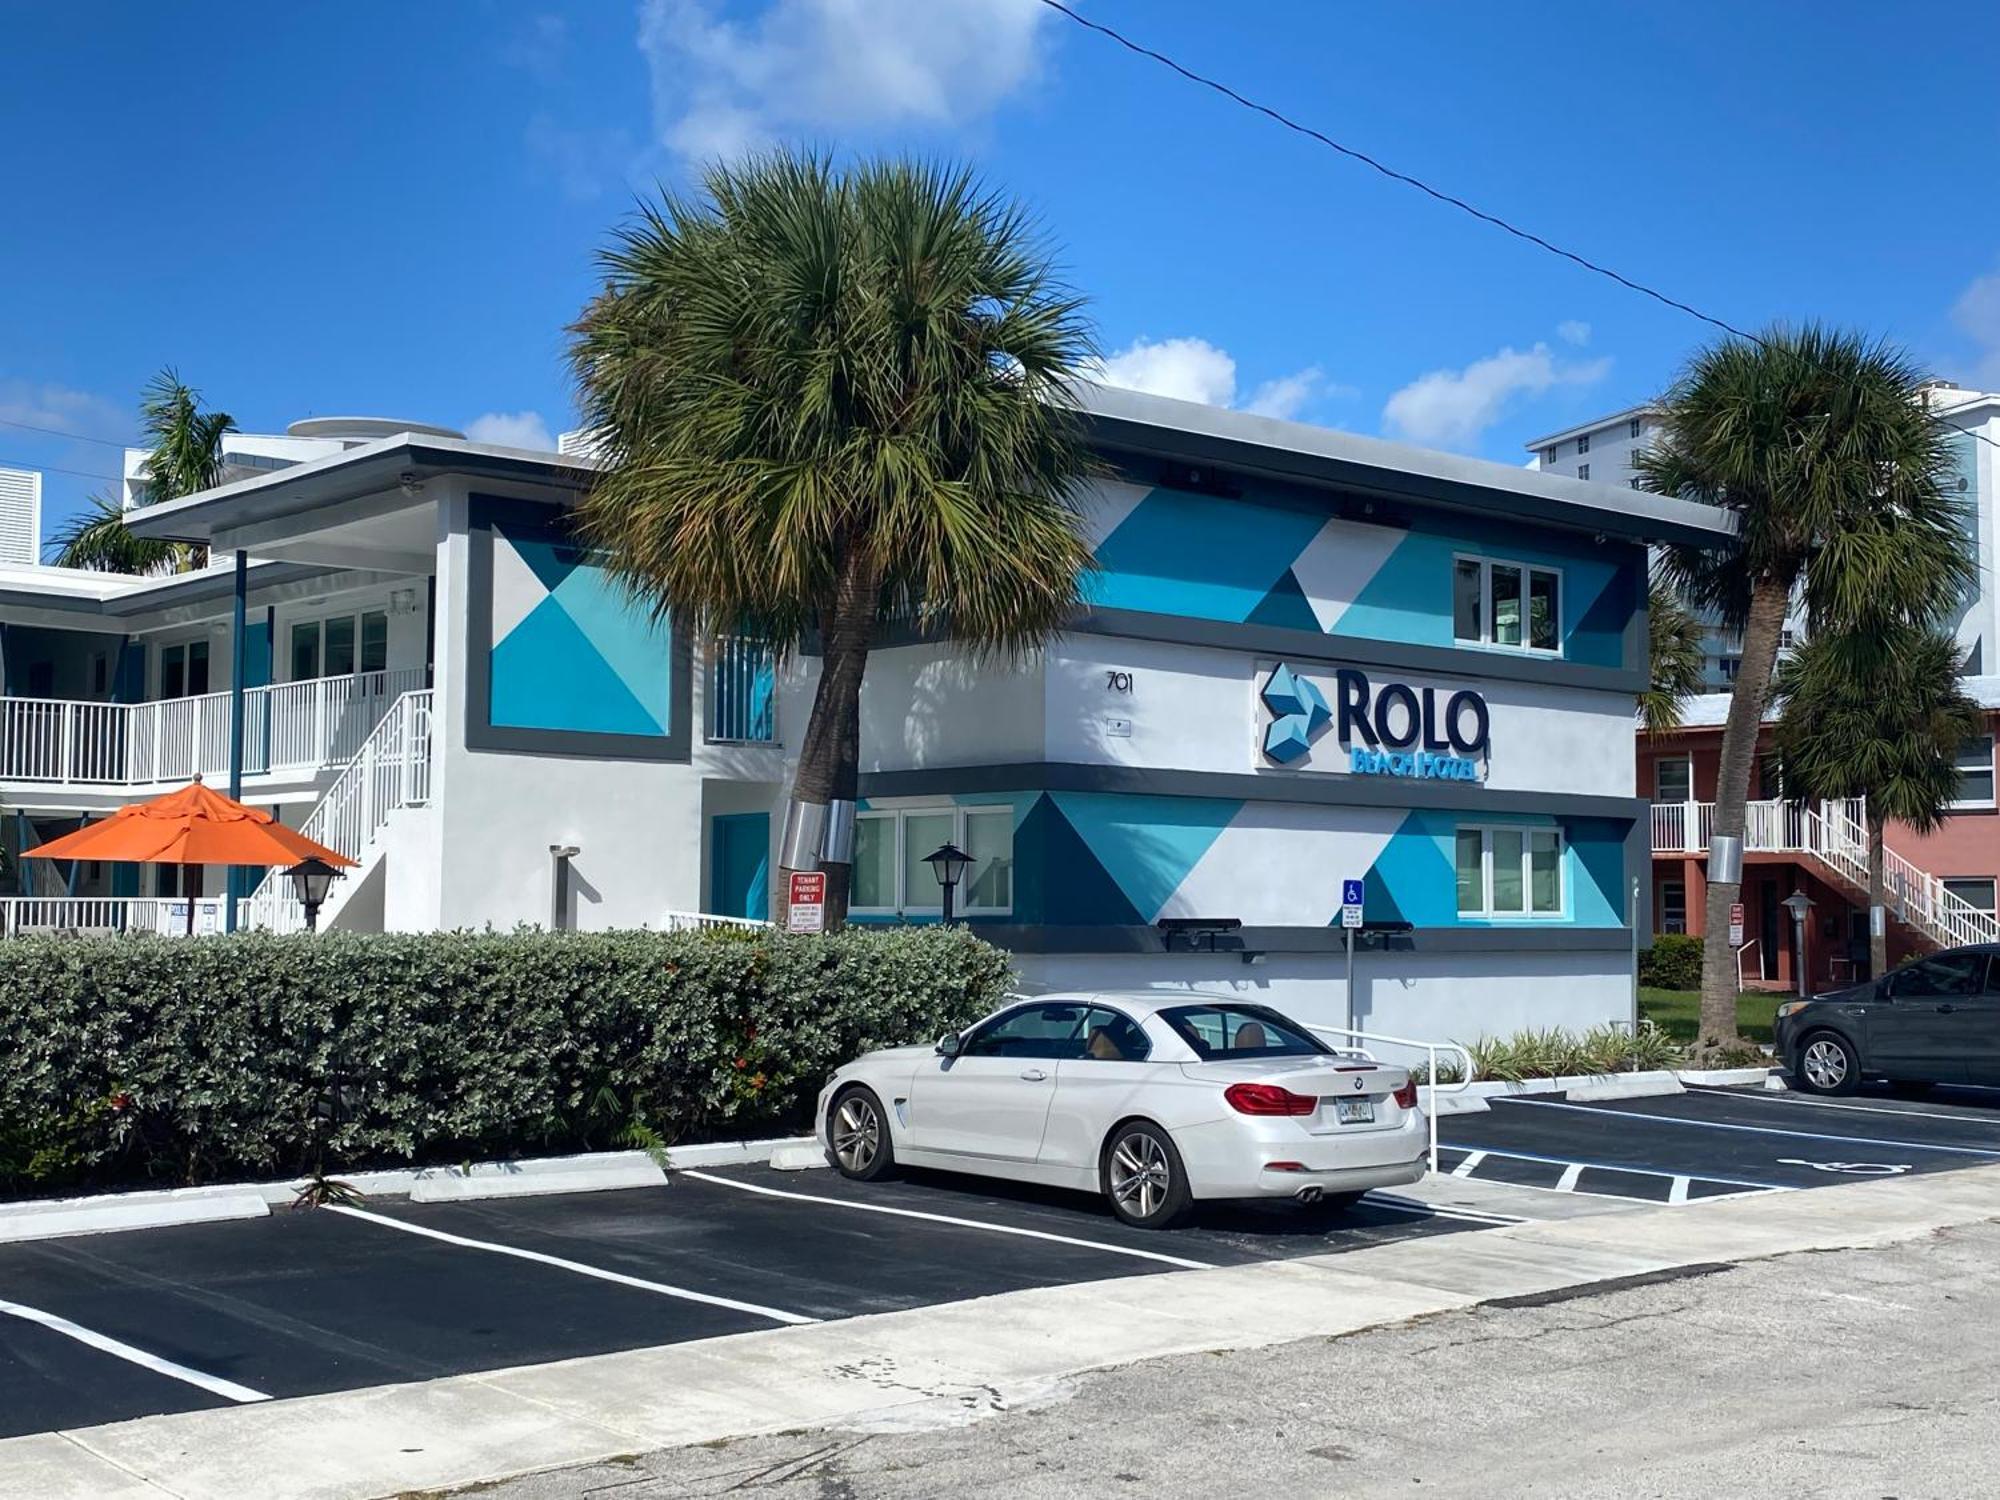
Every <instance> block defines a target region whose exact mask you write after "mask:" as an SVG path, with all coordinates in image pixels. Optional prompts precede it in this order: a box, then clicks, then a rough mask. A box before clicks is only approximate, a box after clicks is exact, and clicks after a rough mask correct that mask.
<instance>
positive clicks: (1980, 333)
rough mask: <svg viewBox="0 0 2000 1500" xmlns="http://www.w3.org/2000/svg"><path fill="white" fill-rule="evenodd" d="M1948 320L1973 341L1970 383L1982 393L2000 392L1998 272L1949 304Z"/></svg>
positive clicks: (1975, 283) (1999, 297)
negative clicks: (1974, 384) (1986, 391)
mask: <svg viewBox="0 0 2000 1500" xmlns="http://www.w3.org/2000/svg"><path fill="white" fill-rule="evenodd" d="M1951 320H1952V322H1954V323H1956V324H1957V325H1958V327H1959V331H1960V332H1962V333H1964V334H1965V336H1966V337H1967V338H1969V339H1971V340H1972V342H1973V346H1974V349H1975V351H1976V352H1975V353H1974V355H1973V366H1972V371H1971V375H1972V379H1973V380H1974V382H1976V383H1977V384H1978V385H1979V387H1980V388H1981V389H1982V390H1988V391H1991V390H2000V270H1995V271H1989V272H1988V273H1987V274H1986V275H1984V276H1981V277H1978V278H1976V279H1975V280H1974V281H1973V282H1972V284H1971V285H1970V286H1968V287H1967V288H1966V289H1965V290H1964V291H1963V292H1961V293H1960V294H1959V297H1958V301H1956V302H1955V303H1953V304H1952V308H1951Z"/></svg>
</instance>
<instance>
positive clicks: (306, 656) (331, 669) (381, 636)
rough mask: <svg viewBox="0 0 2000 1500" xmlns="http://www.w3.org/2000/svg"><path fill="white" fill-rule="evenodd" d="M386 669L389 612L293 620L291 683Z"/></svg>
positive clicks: (379, 611) (387, 661) (376, 611)
mask: <svg viewBox="0 0 2000 1500" xmlns="http://www.w3.org/2000/svg"><path fill="white" fill-rule="evenodd" d="M388 670H389V614H388V611H386V610H380V609H375V610H369V611H367V612H365V613H363V614H358V615H334V616H332V617H330V618H328V619H324V620H295V621H293V622H292V671H291V676H290V678H289V680H290V681H292V682H310V681H311V680H312V679H313V678H315V677H351V676H353V675H354V674H355V673H356V672H386V671H388Z"/></svg>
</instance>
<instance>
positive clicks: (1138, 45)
mask: <svg viewBox="0 0 2000 1500" xmlns="http://www.w3.org/2000/svg"><path fill="white" fill-rule="evenodd" d="M1040 3H1041V4H1043V5H1045V6H1047V7H1048V8H1049V9H1050V10H1052V11H1055V12H1056V13H1057V14H1059V15H1062V16H1067V17H1068V18H1069V19H1070V20H1072V21H1074V22H1076V24H1077V25H1079V26H1081V27H1083V28H1084V29H1085V30H1086V31H1094V32H1096V33H1098V34H1099V35H1100V36H1103V37H1107V38H1109V39H1110V40H1111V41H1114V42H1116V43H1117V44H1118V45H1119V46H1121V47H1123V48H1124V49H1125V50H1126V51H1128V52H1131V53H1135V54H1137V55H1138V56H1140V57H1143V58H1146V59H1147V60H1148V61H1150V62H1156V63H1158V64H1159V65H1160V66H1161V67H1163V68H1166V69H1168V70H1169V71H1171V72H1174V73H1177V74H1179V75H1180V76H1181V77H1182V78H1184V79H1186V80H1187V81H1188V82H1189V83H1192V84H1195V85H1197V86H1198V87H1201V88H1205V89H1209V90H1212V91H1213V92H1215V93H1218V94H1220V95H1222V96H1223V98H1225V99H1228V100H1229V101H1230V102H1231V103H1233V104H1237V105H1240V106H1241V107H1243V108H1244V109H1247V110H1249V111H1250V112H1251V113H1252V114H1259V115H1263V116H1264V117H1265V118H1266V119H1269V120H1272V121H1275V122H1276V123H1277V124H1279V125H1281V126H1283V127H1284V128H1285V129H1286V130H1289V131H1292V132H1293V133H1294V134H1297V135H1302V136H1305V137H1306V138H1307V139H1309V140H1312V141H1316V142H1317V143H1318V144H1320V145H1322V146H1324V147H1326V148H1327V149H1328V150H1329V151H1333V152H1337V153H1338V154H1339V155H1341V156H1344V157H1346V158H1347V159H1348V160H1350V161H1358V162H1360V163H1361V164H1362V165H1363V166H1365V167H1367V168H1369V169H1370V170H1371V171H1374V172H1377V173H1380V174H1381V175H1382V176H1384V177H1386V178H1388V179H1389V180H1390V181H1391V182H1399V183H1401V184H1403V186H1405V187H1411V188H1415V189H1416V190H1417V191H1418V192H1420V193H1422V194H1424V195H1425V196H1426V197H1428V198H1432V199H1435V200H1436V201H1437V202H1439V203H1443V204H1445V205H1447V206H1449V207H1451V208H1455V209H1457V210H1459V212H1461V213H1464V214H1467V215H1470V216H1471V217H1472V218H1474V219H1477V220H1479V222H1480V223H1482V224H1487V225H1490V226H1491V227H1492V228H1495V229H1498V230H1500V231H1501V232H1503V233H1505V234H1510V235H1512V236H1513V237H1514V238H1515V239H1518V240H1525V241H1527V242H1528V243H1529V244H1531V245H1534V246H1536V247H1537V248H1539V249H1542V250H1546V251H1547V252H1548V253H1549V254H1551V255H1554V256H1557V257H1559V258H1560V259H1562V260H1566V261H1569V262H1570V263H1571V264H1573V265H1577V266H1581V267H1582V268H1583V269H1584V270H1586V271H1589V272H1591V273H1592V274H1593V275H1597V276H1602V277H1604V278H1605V279H1606V280H1608V281H1614V282H1616V283H1617V284H1618V285H1619V286H1622V287H1624V288H1625V289H1626V290H1627V291H1633V292H1637V293H1639V294H1640V295H1641V296H1643V297H1650V298H1652V299H1653V300H1654V301H1655V302H1658V303H1660V304H1662V305H1663V306H1666V307H1671V308H1673V309H1674V310H1675V311H1676V312H1683V313H1686V314H1687V315H1688V316H1689V317H1691V318H1695V319H1697V320H1699V321H1700V322H1703V323H1707V324H1709V325H1710V326H1711V327H1714V328H1719V329H1721V330H1722V331H1723V332H1724V333H1727V334H1730V335H1732V336H1733V337H1736V338H1739V339H1744V340H1746V341H1748V342H1749V343H1752V344H1755V345H1757V347H1758V348H1760V349H1770V348H1771V347H1772V346H1771V344H1770V341H1769V340H1767V339H1765V338H1762V337H1761V336H1759V335H1758V334H1755V333H1752V332H1751V331H1750V330H1748V329H1747V328H1738V327H1737V326H1736V325H1735V324H1734V323H1731V322H1729V321H1728V320H1727V319H1726V318H1718V317H1716V316H1715V315H1714V314H1713V313H1705V312H1703V311H1702V310H1701V309H1700V308H1698V307H1695V306H1693V305H1692V304H1691V303H1687V302H1683V301H1681V300H1680V299H1679V298H1678V297H1670V296H1668V295H1667V294H1666V293H1665V292H1663V291H1661V290H1659V288H1657V287H1652V286H1648V285H1647V284H1646V283H1645V282H1643V281H1635V280H1633V279H1632V278H1631V277H1630V276H1627V275H1625V274H1623V273H1622V272H1619V271H1615V270H1613V269H1612V268H1611V267H1610V266H1607V265H1604V264H1602V263H1600V262H1598V261H1594V260H1592V259H1590V257H1588V256H1586V255H1580V254H1578V253H1577V252H1576V251H1574V250H1570V249H1566V248H1565V247H1563V246H1561V245H1558V244H1556V243H1554V242H1553V241H1551V240H1546V239H1544V238H1542V236H1540V235H1539V234H1536V233H1535V232H1534V231H1533V230H1529V229H1523V228H1522V227H1521V226H1520V225H1518V224H1515V223H1512V222H1511V221H1509V220H1507V219H1503V218H1501V217H1500V216H1499V215H1498V214H1492V213H1488V212H1487V211H1486V210H1485V209H1483V208H1479V207H1477V206H1475V205H1474V204H1471V203H1468V202H1467V201H1466V200H1465V199H1463V198H1461V197H1459V196H1457V195H1456V194H1454V193H1448V192H1446V191H1445V190H1444V189H1442V188H1438V187H1433V186H1432V185H1431V184H1430V183H1428V182H1425V181H1424V180H1423V179H1422V178H1421V177H1413V176H1411V175H1410V174H1409V173H1408V172H1399V171H1397V170H1396V169H1395V168H1394V167H1391V166H1389V165H1387V164H1386V163H1384V162H1382V161H1379V160H1377V159H1376V158H1375V157H1373V156H1371V155H1369V154H1368V153H1367V152H1366V151H1361V150H1358V149H1356V148H1355V147H1353V146H1346V145H1343V144H1341V143H1340V142H1339V141H1337V140H1335V139H1334V138H1333V137H1332V136H1330V135H1328V134H1326V133H1325V132H1324V131H1321V130H1316V129H1314V128H1313V127H1312V126H1310V125H1307V124H1304V123H1303V122H1301V121H1299V120H1295V119H1293V118H1292V117H1291V116H1290V115H1288V114H1286V113H1284V111H1282V110H1278V109H1274V108H1272V107H1271V106H1270V105H1268V104H1262V103H1259V102H1258V101H1257V100H1255V99H1252V98H1249V97H1248V96H1247V95H1244V94H1240V93H1238V92H1237V91H1236V90H1235V89H1233V88H1231V87H1230V86H1229V85H1228V84H1226V83H1224V82H1222V81H1221V80H1220V79H1217V78H1211V77H1209V76H1208V75H1207V74H1205V73H1197V72H1196V71H1195V70H1194V69H1192V68H1189V67H1186V66H1184V65H1183V64H1181V63H1179V62H1176V61H1175V60H1174V59H1173V58H1171V57H1169V56H1167V54H1166V53H1164V52H1158V51H1155V50H1154V49H1153V48H1151V47H1148V46H1146V45H1145V44H1144V43H1142V42H1136V41H1134V40H1133V39H1132V38H1131V37H1129V36H1126V35H1125V34H1124V33H1123V32H1121V31H1119V30H1117V29H1116V28H1114V27H1110V26H1106V25H1104V24H1103V23H1102V22H1100V21H1093V20H1091V19H1089V18H1088V17H1087V16H1082V15H1079V14H1077V12H1075V11H1074V10H1072V9H1070V7H1069V6H1067V5H1065V4H1064V3H1063V0H1040ZM1829 373H1830V372H1829ZM1929 415H1930V419H1931V420H1932V421H1934V422H1936V423H1937V424H1938V425H1939V426H1941V427H1951V424H1950V423H1949V422H1946V421H1945V420H1944V419H1943V418H1942V417H1940V416H1937V415H1936V414H1935V413H1931V414H1929ZM1951 430H1952V431H1953V432H1963V433H1965V434H1966V435H1967V436H1968V437H1973V438H1977V439H1978V440H1979V441H1980V442H1982V443H1985V444H1987V445H1989V446H1990V447H1994V448H2000V442H1995V441H1994V440H1993V439H1992V438H1990V437H1988V436H1987V435H1986V434H1985V433H1983V432H1979V431H1977V430H1975V429H1973V428H1969V427H1951Z"/></svg>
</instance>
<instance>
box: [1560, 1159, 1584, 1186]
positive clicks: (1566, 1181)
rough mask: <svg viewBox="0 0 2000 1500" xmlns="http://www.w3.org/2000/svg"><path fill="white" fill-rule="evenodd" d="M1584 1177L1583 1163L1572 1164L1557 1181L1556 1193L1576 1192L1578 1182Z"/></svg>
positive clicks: (1565, 1168) (1564, 1169)
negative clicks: (1578, 1179)
mask: <svg viewBox="0 0 2000 1500" xmlns="http://www.w3.org/2000/svg"><path fill="white" fill-rule="evenodd" d="M1582 1175H1583V1163H1581V1162H1575V1161H1573V1162H1571V1163H1570V1164H1569V1165H1568V1166H1566V1167H1564V1168H1563V1174H1562V1176H1560V1177H1558V1178H1557V1179H1556V1191H1557V1192H1559V1193H1573V1192H1575V1191H1576V1180H1577V1178H1579V1177H1581V1176H1582Z"/></svg>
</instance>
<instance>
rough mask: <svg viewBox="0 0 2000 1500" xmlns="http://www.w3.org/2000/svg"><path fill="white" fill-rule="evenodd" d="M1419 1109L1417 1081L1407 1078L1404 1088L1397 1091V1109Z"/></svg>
mask: <svg viewBox="0 0 2000 1500" xmlns="http://www.w3.org/2000/svg"><path fill="white" fill-rule="evenodd" d="M1416 1107H1417V1080H1416V1079H1414V1078H1405V1079H1404V1080H1403V1086H1402V1087H1401V1088H1399V1089H1397V1090H1396V1108H1398V1109H1415V1108H1416Z"/></svg>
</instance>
